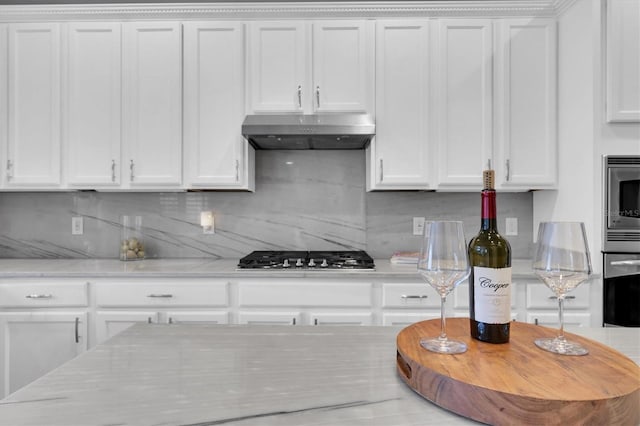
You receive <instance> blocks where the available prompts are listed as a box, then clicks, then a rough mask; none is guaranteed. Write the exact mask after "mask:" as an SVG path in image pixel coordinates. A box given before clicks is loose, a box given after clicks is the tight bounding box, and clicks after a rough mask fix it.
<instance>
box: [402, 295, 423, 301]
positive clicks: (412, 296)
mask: <svg viewBox="0 0 640 426" xmlns="http://www.w3.org/2000/svg"><path fill="white" fill-rule="evenodd" d="M400 298H401V299H402V300H408V299H418V300H422V299H428V298H429V296H427V295H426V294H420V295H418V294H403V295H402V296H400Z"/></svg>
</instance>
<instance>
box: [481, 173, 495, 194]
mask: <svg viewBox="0 0 640 426" xmlns="http://www.w3.org/2000/svg"><path fill="white" fill-rule="evenodd" d="M495 180H496V179H495V173H494V171H493V170H485V171H484V172H482V184H483V187H484V188H483V189H495Z"/></svg>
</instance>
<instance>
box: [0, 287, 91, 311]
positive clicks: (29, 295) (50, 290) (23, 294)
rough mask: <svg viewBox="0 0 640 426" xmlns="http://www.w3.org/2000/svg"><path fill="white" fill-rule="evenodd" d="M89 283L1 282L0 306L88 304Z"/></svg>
mask: <svg viewBox="0 0 640 426" xmlns="http://www.w3.org/2000/svg"><path fill="white" fill-rule="evenodd" d="M87 305H88V297H87V283H86V282H69V283H63V282H59V283H42V282H38V283H36V282H29V281H26V282H24V281H21V282H16V283H11V284H0V307H3V308H22V307H29V308H52V307H59V306H87Z"/></svg>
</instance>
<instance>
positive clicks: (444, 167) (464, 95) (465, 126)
mask: <svg viewBox="0 0 640 426" xmlns="http://www.w3.org/2000/svg"><path fill="white" fill-rule="evenodd" d="M437 25H438V31H437V35H436V37H437V39H436V52H435V54H434V57H435V58H437V64H436V78H435V84H434V87H435V88H436V93H435V97H436V104H435V105H436V114H435V115H436V117H437V119H436V120H435V122H434V123H433V124H434V126H437V134H438V137H437V141H438V146H437V150H438V155H437V158H438V185H439V187H440V188H445V189H447V188H448V189H478V188H480V187H481V186H482V171H483V170H484V169H485V167H486V166H487V161H488V160H489V159H490V158H491V157H492V138H493V134H492V128H493V117H492V55H493V48H492V45H493V40H492V38H493V37H492V26H491V21H490V20H483V19H473V20H471V19H443V20H441V21H439V22H438V24H437Z"/></svg>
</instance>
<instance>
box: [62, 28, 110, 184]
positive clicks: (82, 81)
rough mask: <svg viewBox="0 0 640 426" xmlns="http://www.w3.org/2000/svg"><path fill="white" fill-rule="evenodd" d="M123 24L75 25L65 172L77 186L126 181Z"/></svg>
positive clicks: (68, 77)
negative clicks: (123, 159) (122, 175)
mask: <svg viewBox="0 0 640 426" xmlns="http://www.w3.org/2000/svg"><path fill="white" fill-rule="evenodd" d="M120 26H121V24H119V23H111V22H105V23H100V22H85V23H69V24H67V26H66V30H67V32H66V35H67V54H66V55H65V57H66V61H67V66H66V76H65V77H66V78H65V83H66V84H65V94H66V96H65V97H64V103H65V116H64V127H63V134H64V135H65V145H66V146H65V156H64V158H65V160H66V162H65V170H66V172H65V175H66V183H67V184H68V185H69V186H71V187H82V188H93V187H101V186H103V185H106V186H108V187H109V186H117V185H119V184H120V165H121V156H120V141H121V137H120V134H121V126H120V122H121V113H122V107H121V105H122V99H121V97H122V95H121V92H122V89H121V78H120V76H121V50H122V49H121V31H120Z"/></svg>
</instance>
